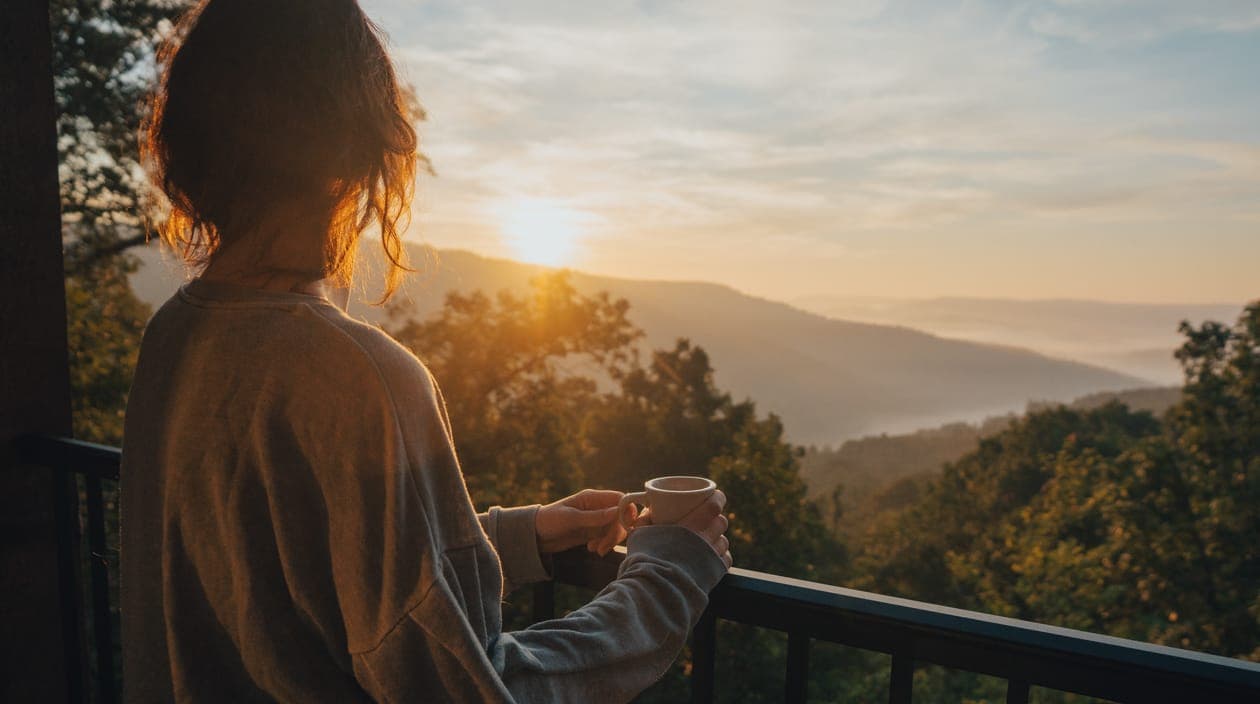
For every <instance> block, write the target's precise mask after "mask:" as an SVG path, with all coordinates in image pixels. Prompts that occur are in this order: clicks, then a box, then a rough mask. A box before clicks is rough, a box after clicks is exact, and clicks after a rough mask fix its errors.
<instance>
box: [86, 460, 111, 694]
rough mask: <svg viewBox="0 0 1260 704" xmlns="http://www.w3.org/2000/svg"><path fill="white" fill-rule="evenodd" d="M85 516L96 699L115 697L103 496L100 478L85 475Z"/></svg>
mask: <svg viewBox="0 0 1260 704" xmlns="http://www.w3.org/2000/svg"><path fill="white" fill-rule="evenodd" d="M85 482H86V483H87V516H88V526H87V528H88V555H89V557H90V558H91V560H90V564H91V569H92V574H91V580H92V637H93V640H94V641H95V645H96V684H97V699H96V700H97V701H98V702H101V703H102V704H115V703H116V702H117V701H118V684H117V683H118V680H117V678H115V677H114V624H113V617H112V616H111V615H110V613H109V558H108V557H107V553H106V547H105V499H104V496H103V495H102V492H101V478H100V477H98V476H96V475H88V477H87V478H86V479H85Z"/></svg>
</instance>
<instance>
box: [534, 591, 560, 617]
mask: <svg viewBox="0 0 1260 704" xmlns="http://www.w3.org/2000/svg"><path fill="white" fill-rule="evenodd" d="M555 617H556V583H555V582H553V581H551V580H547V581H546V582H538V583H537V584H535V585H534V606H533V622H534V623H538V622H539V621H548V620H550V619H553V618H555Z"/></svg>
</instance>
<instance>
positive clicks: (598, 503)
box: [534, 489, 633, 555]
mask: <svg viewBox="0 0 1260 704" xmlns="http://www.w3.org/2000/svg"><path fill="white" fill-rule="evenodd" d="M621 495H622V494H621V492H620V491H612V490H609V489H583V490H582V491H579V492H578V493H576V494H574V495H573V496H569V497H566V498H563V499H560V500H559V501H556V502H554V503H550V504H547V505H546V506H543V507H542V508H540V509H538V515H537V517H536V518H535V519H534V530H535V532H537V533H538V551H539V552H544V553H546V552H560V551H562V550H568V549H569V548H573V547H577V546H579V545H586V549H587V550H590V551H591V552H594V553H599V554H600V555H607V554H608V551H609V550H612V549H613V546H615V545H616V544H617V543H620V542H621V541H622V540H625V537H626V529H625V528H622V527H621V521H619V520H617V502H619V501H621ZM631 509H632V510H633V507H631Z"/></svg>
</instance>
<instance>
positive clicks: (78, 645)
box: [0, 0, 84, 702]
mask: <svg viewBox="0 0 1260 704" xmlns="http://www.w3.org/2000/svg"><path fill="white" fill-rule="evenodd" d="M56 116H57V113H56V107H55V103H54V99H53V74H52V38H51V32H50V29H49V17H48V0H6V2H5V3H4V4H3V6H2V8H0V595H3V596H2V597H0V624H3V626H0V701H11V702H27V701H30V702H34V701H39V702H64V701H74V700H82V698H83V691H82V687H83V678H82V672H83V662H84V660H83V649H82V648H83V646H82V644H83V638H82V627H83V626H82V622H81V619H80V618H79V614H78V612H77V611H76V609H78V608H80V607H79V606H78V605H79V604H80V601H79V595H78V594H77V593H70V590H69V589H68V588H67V587H68V586H69V585H72V584H74V582H72V581H70V580H72V579H73V578H74V575H73V574H72V573H73V571H74V570H77V569H78V568H79V565H78V559H77V555H78V553H77V550H76V551H75V552H74V553H73V554H71V553H69V552H66V553H64V554H63V555H62V557H67V556H71V555H72V556H73V559H68V560H67V559H62V560H61V561H60V562H61V563H62V564H61V565H60V566H59V560H58V557H59V553H58V530H59V529H60V530H61V531H62V532H63V535H62V536H61V537H62V538H63V540H65V539H69V540H70V541H71V543H70V545H69V546H68V547H69V548H71V549H73V548H75V547H76V546H77V535H78V524H77V520H78V515H77V514H78V511H77V493H76V492H75V491H74V490H73V487H74V484H73V483H71V482H70V481H69V480H68V479H67V478H66V477H65V476H63V475H61V474H60V473H54V472H52V471H50V470H48V469H46V468H37V467H30V466H24V465H22V464H20V463H19V462H18V460H17V457H16V455H15V452H14V447H13V439H14V438H15V437H17V436H19V435H22V434H25V433H34V432H39V433H52V434H57V435H69V434H70V431H71V424H70V374H69V364H68V354H67V350H66V309H65V281H64V273H63V267H62V259H61V257H62V249H61V212H60V206H59V203H58V182H57V130H56ZM59 514H60V515H61V516H63V517H64V518H67V519H69V520H66V521H63V522H62V523H60V525H59V524H58V522H57V520H56V517H57V515H59ZM62 547H63V548H66V547H67V546H66V544H65V543H63V544H62ZM66 563H68V564H66ZM67 569H68V570H70V572H71V573H69V574H68V573H67ZM67 609H69V610H70V611H69V613H67V611H66V610H67Z"/></svg>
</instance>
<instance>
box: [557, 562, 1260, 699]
mask: <svg viewBox="0 0 1260 704" xmlns="http://www.w3.org/2000/svg"><path fill="white" fill-rule="evenodd" d="M623 559H625V548H623V547H618V548H617V549H616V551H615V552H613V553H609V554H608V555H607V556H605V557H602V558H600V557H597V556H594V555H591V554H590V553H587V552H586V551H584V550H573V551H569V552H568V553H564V554H561V555H557V556H556V559H555V579H556V581H557V582H560V583H562V584H569V585H572V586H578V587H585V588H588V589H599V588H601V587H602V586H603V585H604V584H607V582H608V581H610V579H611V577H613V576H615V575H616V573H617V569H618V566H619V565H620V563H621V561H622V560H623ZM758 599H761V600H767V601H771V600H772V601H774V602H778V603H779V604H780V605H781V606H782V605H783V603H784V602H786V603H787V604H790V606H789V607H787V608H775V609H763V612H764V613H762V614H761V615H760V616H758V617H752V618H749V614H748V613H744V614H741V613H739V609H738V605H739V604H746V603H748V602H749V601H751V600H758ZM711 600H712V603H713V605H714V606H715V607H716V608H717V611H718V615H719V616H720V617H721V618H723V619H727V620H732V621H739V622H744V623H753V624H754V625H760V626H763V627H766V628H772V629H776V630H783V631H788V632H792V631H796V630H802V631H805V632H808V633H809V635H810V636H811V637H812V638H815V639H818V640H824V641H831V642H837V643H844V644H848V645H854V646H856V647H861V648H864V649H869V650H876V651H882V652H887V653H893V652H895V651H896V650H898V648H897V645H898V642H897V641H898V640H899V639H897V638H896V637H892V633H891V632H892V631H899V632H918V633H919V634H920V635H922V636H924V637H930V636H931V635H933V634H935V635H937V636H942V635H943V636H945V637H949V638H958V639H966V640H972V641H979V642H984V643H987V644H988V645H987V646H986V648H985V649H986V650H993V651H999V650H1009V651H1011V653H1023V656H1024V657H1031V658H1038V657H1046V658H1053V659H1064V660H1070V661H1074V662H1079V661H1091V662H1093V663H1094V664H1095V665H1098V666H1101V668H1102V669H1112V668H1115V669H1120V670H1125V671H1129V672H1133V673H1138V672H1144V673H1146V674H1148V675H1149V676H1150V677H1152V678H1153V680H1152V681H1151V683H1150V684H1151V689H1152V690H1155V689H1157V688H1162V687H1164V686H1167V685H1169V682H1168V681H1169V680H1174V682H1173V683H1172V684H1173V685H1175V684H1176V681H1180V682H1181V683H1182V684H1183V685H1185V686H1190V687H1193V686H1195V685H1196V684H1199V683H1216V684H1220V685H1225V689H1227V690H1234V689H1237V690H1239V691H1240V692H1245V693H1247V697H1248V701H1260V663H1255V662H1249V661H1246V660H1239V659H1236V658H1229V657H1224V656H1220V655H1213V654H1210V653H1203V652H1199V651H1194V650H1186V649H1182V648H1174V647H1169V646H1164V645H1156V644H1153V643H1145V642H1142V641H1136V640H1130V639H1127V638H1117V637H1114V636H1108V635H1102V634H1098V633H1090V632H1088V631H1081V630H1076V629H1072V628H1064V627H1061V626H1052V625H1047V624H1042V623H1037V622H1034V621H1024V620H1021V619H1016V618H1009V617H1005V616H996V615H992V614H986V613H982V612H977V611H969V610H966V609H959V608H955V607H951V606H943V605H940V604H932V603H928V602H922V601H915V600H913V599H905V598H901V597H894V596H887V595H883V594H876V593H872V592H865V591H860V590H857V589H849V588H846V587H838V586H834V585H829V584H822V583H819V582H811V581H807V580H802V579H794V578H792V577H784V576H782V575H776V574H769V573H765V572H757V571H755V570H748V569H741V568H738V567H733V568H731V570H730V572H729V573H728V574H727V575H726V577H724V578H723V579H722V582H721V583H720V584H719V585H718V586H717V588H715V589H714V590H713V592H712V594H711ZM732 603H733V605H734V608H732ZM724 606H726V608H723V607H724ZM794 611H796V612H809V618H801V617H800V616H801V614H800V613H793V612H794ZM824 613H832V614H848V615H852V616H854V617H856V618H858V619H860V620H863V621H865V622H868V623H869V624H873V625H875V627H876V628H879V627H884V628H887V629H888V630H889V631H890V634H889V635H890V637H889V638H888V639H887V642H886V643H880V642H876V641H877V640H878V639H871V638H868V637H867V636H866V635H858V636H856V637H854V636H852V634H845V633H837V632H835V631H834V629H832V628H830V626H831V625H832V624H830V623H828V622H827V619H826V618H819V614H824ZM932 655H933V654H932V653H930V652H919V653H916V655H915V659H916V660H918V661H920V662H930V663H933V664H940V665H945V666H956V665H955V663H953V662H950V661H949V660H951V658H949V657H932ZM1007 659H1008V660H1019V659H1021V658H1020V656H1019V655H1014V656H1012V657H1009V658H1007ZM1045 664H1047V663H1042V664H1041V666H1044V665H1045ZM961 669H967V670H971V671H978V672H986V673H987V674H993V675H995V676H999V677H1008V678H1009V677H1011V676H1012V675H1014V674H1024V675H1027V676H1028V677H1029V680H1030V681H1031V683H1032V684H1040V685H1043V686H1050V687H1052V688H1056V689H1064V690H1067V691H1080V690H1081V689H1089V688H1087V687H1079V686H1078V687H1070V686H1066V685H1069V684H1071V683H1070V682H1062V681H1059V682H1053V681H1050V680H1053V679H1057V678H1049V677H1037V676H1036V674H1035V673H1020V672H1018V671H1019V670H1020V669H1021V667H1020V666H1019V663H1017V662H1008V663H1006V665H1005V666H1003V665H1002V663H998V665H997V666H995V667H991V668H977V667H973V666H962V667H961ZM1056 685H1057V686H1056ZM1081 693H1084V694H1090V693H1093V692H1088V691H1087V692H1081ZM1175 695H1176V688H1174V690H1172V691H1166V692H1163V693H1162V694H1161V696H1159V700H1171V699H1174V698H1175ZM1119 699H1122V700H1123V699H1126V698H1125V697H1120V698H1119ZM1141 701H1146V700H1145V699H1142V700H1141Z"/></svg>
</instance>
